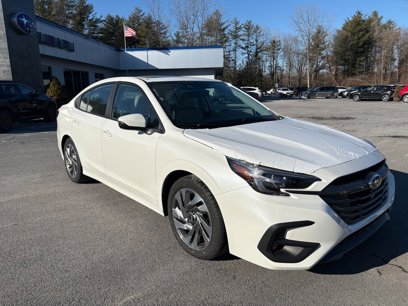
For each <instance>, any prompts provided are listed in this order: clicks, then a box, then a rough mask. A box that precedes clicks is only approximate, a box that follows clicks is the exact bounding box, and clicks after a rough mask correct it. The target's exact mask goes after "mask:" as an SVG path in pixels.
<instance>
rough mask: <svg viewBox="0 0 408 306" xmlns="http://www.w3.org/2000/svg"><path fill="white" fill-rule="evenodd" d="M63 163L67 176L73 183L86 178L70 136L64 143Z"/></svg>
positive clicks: (84, 180) (83, 180)
mask: <svg viewBox="0 0 408 306" xmlns="http://www.w3.org/2000/svg"><path fill="white" fill-rule="evenodd" d="M64 163H65V170H66V171H67V174H68V177H69V179H70V180H71V181H73V182H74V183H83V182H86V181H87V180H88V177H87V176H85V175H84V174H83V172H82V164H81V160H80V158H79V155H78V151H77V148H76V146H75V144H74V142H73V141H72V139H71V138H68V139H67V140H66V141H65V143H64Z"/></svg>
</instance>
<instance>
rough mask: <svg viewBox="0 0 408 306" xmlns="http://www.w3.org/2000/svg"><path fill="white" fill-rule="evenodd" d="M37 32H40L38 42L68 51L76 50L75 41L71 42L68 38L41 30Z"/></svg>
mask: <svg viewBox="0 0 408 306" xmlns="http://www.w3.org/2000/svg"><path fill="white" fill-rule="evenodd" d="M37 34H38V42H39V44H41V45H46V46H48V47H53V48H58V49H61V50H65V51H68V52H74V51H75V45H74V43H73V42H70V41H68V40H65V39H61V38H58V37H55V36H52V35H48V34H43V33H41V32H38V33H37Z"/></svg>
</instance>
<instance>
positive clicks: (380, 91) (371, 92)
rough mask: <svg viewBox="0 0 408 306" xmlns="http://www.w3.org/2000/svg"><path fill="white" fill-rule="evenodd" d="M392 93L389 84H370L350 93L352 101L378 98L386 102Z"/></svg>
mask: <svg viewBox="0 0 408 306" xmlns="http://www.w3.org/2000/svg"><path fill="white" fill-rule="evenodd" d="M393 94H394V87H393V86H390V85H372V86H367V87H364V88H362V89H360V90H357V91H355V92H351V93H350V98H352V99H353V101H360V100H378V101H380V100H381V101H384V102H388V101H390V99H391V98H392V95H393Z"/></svg>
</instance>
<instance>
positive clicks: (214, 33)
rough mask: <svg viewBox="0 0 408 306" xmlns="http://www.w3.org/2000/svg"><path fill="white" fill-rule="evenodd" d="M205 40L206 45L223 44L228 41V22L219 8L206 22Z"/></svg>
mask: <svg viewBox="0 0 408 306" xmlns="http://www.w3.org/2000/svg"><path fill="white" fill-rule="evenodd" d="M203 27H204V29H203V40H204V44H205V45H222V46H224V45H225V44H226V43H227V40H228V36H227V28H228V25H227V23H226V22H225V21H224V20H223V16H222V14H221V12H220V11H219V10H215V11H214V12H213V13H212V14H211V15H210V16H208V18H207V20H206V21H205V23H204V26H203Z"/></svg>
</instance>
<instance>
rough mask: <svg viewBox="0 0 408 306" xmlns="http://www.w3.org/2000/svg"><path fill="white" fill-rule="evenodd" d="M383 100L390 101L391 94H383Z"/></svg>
mask: <svg viewBox="0 0 408 306" xmlns="http://www.w3.org/2000/svg"><path fill="white" fill-rule="evenodd" d="M381 100H382V101H383V102H388V101H390V96H389V95H382V97H381Z"/></svg>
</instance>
